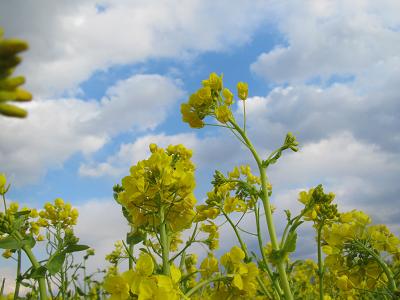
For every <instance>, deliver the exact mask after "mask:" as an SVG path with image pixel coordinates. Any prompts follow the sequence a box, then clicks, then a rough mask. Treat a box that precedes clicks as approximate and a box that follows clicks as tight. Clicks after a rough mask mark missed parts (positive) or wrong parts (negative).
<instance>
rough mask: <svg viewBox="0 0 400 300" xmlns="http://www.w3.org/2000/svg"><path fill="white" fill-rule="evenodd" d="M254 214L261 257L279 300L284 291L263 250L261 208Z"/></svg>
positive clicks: (257, 208)
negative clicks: (273, 273)
mask: <svg viewBox="0 0 400 300" xmlns="http://www.w3.org/2000/svg"><path fill="white" fill-rule="evenodd" d="M254 214H255V217H256V227H257V239H258V247H259V248H260V252H261V257H262V259H263V262H264V266H265V269H266V270H267V273H268V276H269V278H270V280H271V282H272V284H273V286H274V288H275V291H276V293H277V295H278V299H280V298H281V295H282V289H281V287H280V286H279V282H277V280H276V279H275V278H274V276H273V275H272V272H271V269H270V268H269V265H268V260H267V257H266V255H265V251H264V249H263V242H262V236H261V227H260V213H259V207H256V209H255V210H254Z"/></svg>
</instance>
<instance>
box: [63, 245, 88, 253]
mask: <svg viewBox="0 0 400 300" xmlns="http://www.w3.org/2000/svg"><path fill="white" fill-rule="evenodd" d="M89 248H90V247H89V246H87V245H68V246H67V247H66V248H65V249H64V251H63V252H64V253H72V252H79V251H85V250H87V249H89Z"/></svg>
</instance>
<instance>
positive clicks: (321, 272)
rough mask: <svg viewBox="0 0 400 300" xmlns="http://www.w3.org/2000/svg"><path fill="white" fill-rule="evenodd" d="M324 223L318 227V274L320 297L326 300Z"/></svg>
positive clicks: (321, 299)
mask: <svg viewBox="0 0 400 300" xmlns="http://www.w3.org/2000/svg"><path fill="white" fill-rule="evenodd" d="M322 227H323V224H322V225H321V226H320V227H319V228H318V233H317V247H318V276H319V299H320V300H324V266H323V262H322V249H321V232H322Z"/></svg>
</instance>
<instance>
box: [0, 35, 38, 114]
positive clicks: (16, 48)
mask: <svg viewBox="0 0 400 300" xmlns="http://www.w3.org/2000/svg"><path fill="white" fill-rule="evenodd" d="M3 33H4V32H3V29H2V28H0V114H2V115H5V116H10V117H19V118H23V117H26V115H27V112H26V111H25V110H24V109H22V108H20V107H18V106H16V105H13V104H9V103H7V102H10V101H13V102H25V101H30V100H32V95H31V94H30V93H29V92H27V91H25V90H24V89H22V88H20V86H21V85H22V84H24V83H25V78H24V77H22V76H17V77H12V78H11V76H12V74H13V72H14V69H15V67H16V66H17V65H18V64H19V63H20V62H21V60H22V59H21V57H19V56H18V53H19V52H22V51H25V50H26V49H28V44H27V43H26V42H24V41H21V40H18V39H4V37H3Z"/></svg>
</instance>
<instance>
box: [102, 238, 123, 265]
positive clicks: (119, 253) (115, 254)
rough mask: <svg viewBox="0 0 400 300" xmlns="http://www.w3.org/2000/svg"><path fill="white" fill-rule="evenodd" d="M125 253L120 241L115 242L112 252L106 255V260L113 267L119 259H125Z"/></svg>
mask: <svg viewBox="0 0 400 300" xmlns="http://www.w3.org/2000/svg"><path fill="white" fill-rule="evenodd" d="M127 255H128V254H127V253H126V251H125V249H124V248H123V244H122V242H121V241H117V242H115V243H114V250H113V251H111V253H109V254H107V255H106V260H107V261H108V262H109V263H111V264H113V265H115V266H116V265H117V264H118V262H119V260H120V259H121V258H125V257H127Z"/></svg>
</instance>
